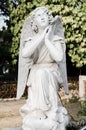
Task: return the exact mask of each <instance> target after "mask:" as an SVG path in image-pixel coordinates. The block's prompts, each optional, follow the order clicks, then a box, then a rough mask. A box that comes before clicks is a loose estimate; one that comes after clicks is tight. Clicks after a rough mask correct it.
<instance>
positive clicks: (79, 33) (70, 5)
mask: <svg viewBox="0 0 86 130" xmlns="http://www.w3.org/2000/svg"><path fill="white" fill-rule="evenodd" d="M38 6H46V7H47V8H48V9H49V10H51V12H52V13H53V15H54V16H55V15H60V16H61V17H62V23H63V26H64V29H65V41H66V44H67V48H68V49H67V50H68V55H69V56H70V57H71V61H72V63H73V64H75V65H76V67H82V66H84V65H86V51H85V49H86V37H85V36H86V8H85V7H86V2H85V1H84V2H82V1H81V2H79V1H77V0H72V1H71V0H52V1H51V0H43V1H41V0H30V1H27V0H19V4H18V5H17V6H13V3H12V0H9V12H10V22H11V28H10V29H11V33H12V34H13V37H12V47H11V53H12V59H13V64H16V62H17V56H18V48H19V42H20V34H21V29H22V25H23V22H24V20H25V18H26V17H27V16H28V15H29V13H30V12H31V11H32V10H33V9H35V8H36V7H38Z"/></svg>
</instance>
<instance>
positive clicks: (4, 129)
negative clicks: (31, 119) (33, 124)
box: [2, 127, 23, 130]
mask: <svg viewBox="0 0 86 130" xmlns="http://www.w3.org/2000/svg"><path fill="white" fill-rule="evenodd" d="M2 130H23V129H22V128H21V127H16V128H3V129H2Z"/></svg>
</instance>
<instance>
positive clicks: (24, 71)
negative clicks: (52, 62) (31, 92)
mask: <svg viewBox="0 0 86 130" xmlns="http://www.w3.org/2000/svg"><path fill="white" fill-rule="evenodd" d="M30 22H31V18H30V16H29V17H28V18H27V19H26V20H25V22H24V25H23V28H22V32H21V39H20V49H19V63H18V83H17V99H19V98H21V96H22V95H23V93H24V90H25V87H26V83H27V78H28V75H29V70H30V68H31V65H32V64H33V61H32V59H29V58H23V57H22V53H21V52H22V49H23V47H24V45H25V41H27V40H30V37H32V36H33V35H34V34H33V33H34V32H33V30H32V29H31V24H30Z"/></svg>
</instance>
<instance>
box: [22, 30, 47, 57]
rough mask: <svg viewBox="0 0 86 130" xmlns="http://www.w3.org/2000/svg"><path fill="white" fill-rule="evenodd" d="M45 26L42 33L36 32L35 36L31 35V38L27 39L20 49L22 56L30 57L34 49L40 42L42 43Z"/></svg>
mask: <svg viewBox="0 0 86 130" xmlns="http://www.w3.org/2000/svg"><path fill="white" fill-rule="evenodd" d="M46 31H47V28H46V29H45V30H44V32H43V33H41V34H37V35H36V36H35V37H33V38H32V39H31V40H28V41H27V42H26V44H25V46H24V48H23V49H22V56H23V57H24V58H25V57H31V56H32V55H33V54H34V52H35V50H36V49H37V48H38V46H39V45H40V44H42V43H43V40H44V37H45V34H46Z"/></svg>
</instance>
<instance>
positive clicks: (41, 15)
mask: <svg viewBox="0 0 86 130" xmlns="http://www.w3.org/2000/svg"><path fill="white" fill-rule="evenodd" d="M34 22H35V24H37V26H38V28H40V29H45V28H46V27H47V26H48V25H49V19H48V15H47V14H46V12H44V11H43V10H38V11H37V12H36V14H35V20H34Z"/></svg>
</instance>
